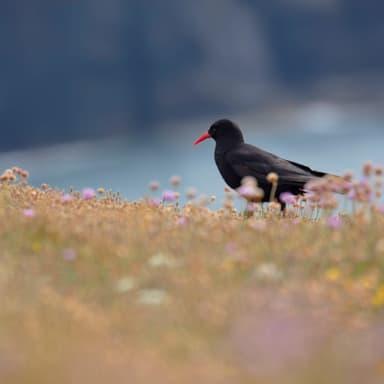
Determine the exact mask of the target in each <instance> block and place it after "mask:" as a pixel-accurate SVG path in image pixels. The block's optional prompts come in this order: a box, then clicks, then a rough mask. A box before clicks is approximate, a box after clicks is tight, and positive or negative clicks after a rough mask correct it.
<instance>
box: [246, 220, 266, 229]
mask: <svg viewBox="0 0 384 384" xmlns="http://www.w3.org/2000/svg"><path fill="white" fill-rule="evenodd" d="M248 226H249V227H251V228H252V229H254V230H255V231H258V232H263V231H264V230H265V229H266V228H267V224H266V220H260V219H258V220H248Z"/></svg>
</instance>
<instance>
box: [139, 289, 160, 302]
mask: <svg viewBox="0 0 384 384" xmlns="http://www.w3.org/2000/svg"><path fill="white" fill-rule="evenodd" d="M167 299H168V295H167V293H166V292H165V291H163V290H162V289H154V288H153V289H142V290H141V291H140V292H139V297H138V299H137V302H138V303H139V304H145V305H161V304H163V303H164V302H165V301H166V300H167Z"/></svg>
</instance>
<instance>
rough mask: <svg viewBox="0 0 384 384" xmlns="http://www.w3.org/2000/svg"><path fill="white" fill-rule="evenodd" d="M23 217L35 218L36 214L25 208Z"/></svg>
mask: <svg viewBox="0 0 384 384" xmlns="http://www.w3.org/2000/svg"><path fill="white" fill-rule="evenodd" d="M23 215H24V216H25V217H35V216H36V212H35V211H34V210H33V209H32V208H27V209H24V211H23Z"/></svg>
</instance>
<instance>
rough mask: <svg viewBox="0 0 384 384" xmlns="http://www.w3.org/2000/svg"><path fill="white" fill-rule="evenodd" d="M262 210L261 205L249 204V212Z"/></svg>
mask: <svg viewBox="0 0 384 384" xmlns="http://www.w3.org/2000/svg"><path fill="white" fill-rule="evenodd" d="M259 209H260V205H257V204H256V203H248V204H247V208H246V210H247V212H257V211H258V210H259Z"/></svg>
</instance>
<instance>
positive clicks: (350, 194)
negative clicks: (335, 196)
mask: <svg viewBox="0 0 384 384" xmlns="http://www.w3.org/2000/svg"><path fill="white" fill-rule="evenodd" d="M347 198H348V199H349V200H355V199H356V192H355V190H354V189H350V190H349V192H348V193H347Z"/></svg>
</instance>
